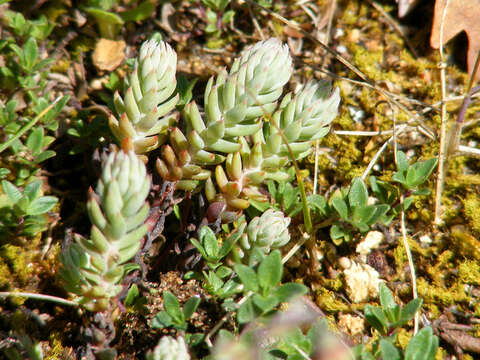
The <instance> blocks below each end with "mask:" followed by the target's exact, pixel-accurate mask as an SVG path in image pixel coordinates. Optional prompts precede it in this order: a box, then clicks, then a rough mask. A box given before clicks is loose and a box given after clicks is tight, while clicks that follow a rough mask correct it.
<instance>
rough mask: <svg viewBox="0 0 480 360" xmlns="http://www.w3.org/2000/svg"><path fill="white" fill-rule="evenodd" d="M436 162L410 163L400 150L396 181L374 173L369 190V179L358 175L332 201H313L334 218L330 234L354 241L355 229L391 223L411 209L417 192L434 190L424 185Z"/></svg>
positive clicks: (338, 240)
mask: <svg viewBox="0 0 480 360" xmlns="http://www.w3.org/2000/svg"><path fill="white" fill-rule="evenodd" d="M436 165H437V159H436V158H432V159H428V160H424V161H419V162H416V163H413V164H409V162H408V159H407V157H406V155H405V153H403V152H402V151H397V171H396V172H395V173H394V174H393V176H392V182H387V181H383V180H379V179H377V178H376V177H375V176H370V178H369V182H370V188H371V193H369V191H368V187H367V184H366V183H365V181H364V180H363V179H361V178H355V179H353V181H352V184H351V185H350V186H349V187H348V188H341V189H339V190H337V191H335V192H334V193H333V194H332V195H331V196H330V198H329V199H328V201H326V200H322V199H321V198H319V197H318V196H316V197H311V201H310V202H311V204H312V205H314V206H315V207H316V208H318V209H319V210H320V211H319V212H318V214H319V215H324V216H327V217H329V219H330V222H333V225H332V226H331V227H330V238H331V239H332V241H333V242H334V243H335V244H336V245H340V244H342V243H343V242H344V241H345V242H349V241H351V240H352V238H353V236H354V231H359V232H361V233H366V232H368V231H369V230H370V229H371V227H372V226H374V225H375V224H377V223H379V222H381V223H383V224H384V225H388V224H389V223H390V222H391V221H392V220H393V219H394V218H395V217H396V216H397V215H398V214H400V213H401V212H402V211H406V210H408V208H409V207H410V206H411V205H412V203H413V200H414V196H422V195H428V194H430V191H429V190H428V189H425V188H422V187H421V186H422V185H423V184H424V183H425V182H426V181H427V179H428V177H429V176H430V175H431V173H432V171H433V169H434V168H435V166H436ZM395 183H398V184H399V185H400V186H399V185H397V184H395Z"/></svg>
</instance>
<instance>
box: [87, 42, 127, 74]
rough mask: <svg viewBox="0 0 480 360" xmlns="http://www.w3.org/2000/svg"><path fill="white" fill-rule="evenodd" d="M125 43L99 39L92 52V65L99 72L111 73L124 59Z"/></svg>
mask: <svg viewBox="0 0 480 360" xmlns="http://www.w3.org/2000/svg"><path fill="white" fill-rule="evenodd" d="M125 47H126V44H125V41H123V40H119V41H115V40H107V39H100V40H99V41H98V42H97V44H96V45H95V51H94V52H93V64H94V65H95V67H96V68H97V69H99V70H106V71H113V70H115V69H116V68H117V67H119V66H120V64H121V63H122V62H123V60H124V59H125Z"/></svg>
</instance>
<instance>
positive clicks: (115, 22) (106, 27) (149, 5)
mask: <svg viewBox="0 0 480 360" xmlns="http://www.w3.org/2000/svg"><path fill="white" fill-rule="evenodd" d="M117 2H118V1H116V0H106V1H104V0H89V1H88V6H87V7H86V8H85V11H86V12H87V13H88V14H89V15H91V16H92V17H93V18H94V19H95V21H96V23H97V26H98V30H99V32H100V36H101V37H102V38H106V39H115V38H116V37H117V35H118V33H119V32H120V29H121V28H122V26H123V25H124V24H125V23H126V22H128V21H142V20H145V19H147V18H149V17H150V16H152V14H153V12H154V11H155V2H154V1H152V0H145V1H142V2H141V3H140V4H138V6H137V7H135V8H133V9H130V10H127V11H123V12H119V13H116V12H113V11H110V10H111V9H112V8H113V7H114V5H115V4H116V3H117Z"/></svg>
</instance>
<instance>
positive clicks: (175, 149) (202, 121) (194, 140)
mask: <svg viewBox="0 0 480 360" xmlns="http://www.w3.org/2000/svg"><path fill="white" fill-rule="evenodd" d="M291 74H292V59H291V57H290V54H289V51H288V47H287V46H286V45H282V43H281V42H280V41H279V40H278V39H270V40H267V41H263V42H259V43H257V44H256V45H255V46H253V47H251V48H249V49H247V50H246V51H245V52H244V53H243V54H242V56H241V57H240V58H239V59H237V60H236V61H235V62H234V64H233V66H232V69H231V71H230V73H227V72H226V71H225V70H223V71H222V72H221V73H220V74H219V75H218V76H217V78H216V79H215V78H214V77H212V78H210V80H209V82H208V84H207V87H206V90H205V97H204V99H205V100H204V105H205V106H204V108H205V116H204V117H202V115H201V113H200V111H199V109H198V107H197V105H196V103H195V102H191V103H190V104H188V105H187V106H186V107H185V109H184V115H185V123H186V134H187V135H184V134H183V132H182V131H181V130H179V129H174V130H173V131H172V135H171V137H170V140H171V141H170V145H165V146H164V148H163V149H162V155H163V156H162V158H161V159H159V160H158V161H157V169H158V172H159V173H160V175H161V176H162V177H163V178H164V179H165V180H169V181H177V185H176V187H177V189H181V190H193V189H195V187H196V186H197V185H198V182H199V181H201V180H205V179H206V178H208V177H209V176H210V172H209V171H205V170H202V167H203V166H208V165H216V164H219V163H221V162H223V161H224V160H225V157H224V156H223V155H221V154H218V153H223V154H230V153H234V152H238V151H240V150H241V148H242V143H241V141H240V137H244V136H250V135H253V134H255V133H256V132H258V131H259V130H260V129H261V128H262V121H261V117H262V116H263V115H268V114H269V113H272V112H273V111H274V110H275V108H276V106H277V104H276V101H277V100H278V98H279V97H280V95H281V94H282V91H283V86H284V85H285V84H286V82H287V81H288V79H289V78H290V76H291ZM172 154H175V157H173V156H171V155H172Z"/></svg>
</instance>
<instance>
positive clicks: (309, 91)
mask: <svg viewBox="0 0 480 360" xmlns="http://www.w3.org/2000/svg"><path fill="white" fill-rule="evenodd" d="M339 92H340V91H339V89H338V88H336V89H335V90H332V86H331V84H330V83H329V82H328V81H318V82H315V81H310V82H308V83H307V84H306V85H304V86H301V87H300V88H299V89H298V91H297V92H296V93H295V95H294V96H293V98H292V93H289V94H287V95H285V96H284V97H283V99H282V102H281V103H280V106H279V110H278V111H276V112H275V114H274V116H273V118H272V120H271V121H270V122H269V123H267V124H265V126H264V127H263V139H261V142H262V145H263V156H264V158H265V160H264V163H265V165H264V167H265V168H268V167H269V166H271V167H273V168H278V166H279V163H278V162H276V161H275V160H274V159H275V158H278V157H279V156H280V157H281V156H289V152H288V149H287V145H286V144H285V143H284V141H283V140H282V139H281V135H280V131H282V132H283V134H284V135H285V140H286V141H287V143H288V145H289V147H290V149H291V150H292V152H293V155H294V156H295V159H296V160H299V159H301V158H303V157H305V156H307V155H308V154H310V153H311V151H312V149H313V148H312V142H313V141H314V140H318V139H320V138H322V137H324V136H325V135H326V134H327V133H328V131H329V129H330V128H329V125H330V123H331V122H332V121H333V119H334V118H335V117H336V116H337V109H338V105H339V104H340V94H339ZM280 166H281V165H280Z"/></svg>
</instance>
